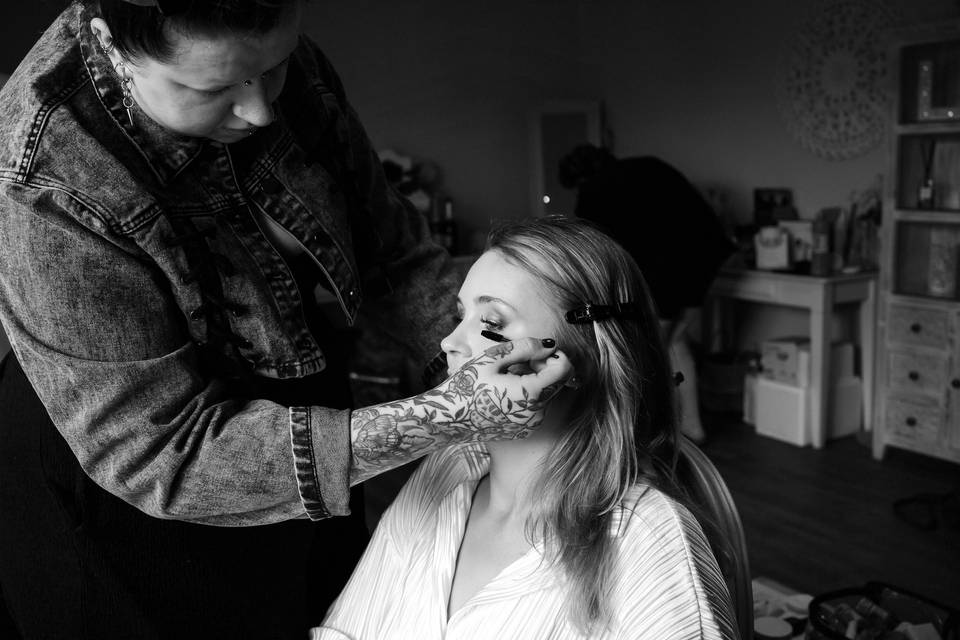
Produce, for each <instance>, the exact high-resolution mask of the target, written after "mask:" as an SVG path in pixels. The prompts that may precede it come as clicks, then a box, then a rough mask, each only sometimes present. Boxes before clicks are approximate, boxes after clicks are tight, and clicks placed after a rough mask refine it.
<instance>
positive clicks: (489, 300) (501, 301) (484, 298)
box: [457, 296, 517, 311]
mask: <svg viewBox="0 0 960 640" xmlns="http://www.w3.org/2000/svg"><path fill="white" fill-rule="evenodd" d="M457 303H458V304H460V305H462V304H463V302H461V300H460V298H457ZM477 303H478V304H490V303H498V304H502V305H503V306H505V307H510V308H511V309H513V310H514V311H516V310H517V308H516V307H515V306H513V305H512V304H510V303H509V302H507V301H506V300H504V299H503V298H497V297H496V296H480V297H479V298H477Z"/></svg>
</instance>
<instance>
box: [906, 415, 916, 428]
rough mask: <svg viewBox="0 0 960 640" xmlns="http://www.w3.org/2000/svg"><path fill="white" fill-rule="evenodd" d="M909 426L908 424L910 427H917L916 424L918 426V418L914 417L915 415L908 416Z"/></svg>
mask: <svg viewBox="0 0 960 640" xmlns="http://www.w3.org/2000/svg"><path fill="white" fill-rule="evenodd" d="M907 426H908V427H915V426H917V419H916V418H914V417H910V418H907Z"/></svg>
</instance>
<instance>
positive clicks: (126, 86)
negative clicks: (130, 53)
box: [111, 45, 136, 126]
mask: <svg viewBox="0 0 960 640" xmlns="http://www.w3.org/2000/svg"><path fill="white" fill-rule="evenodd" d="M111 46H112V45H111ZM113 66H114V69H116V70H117V75H118V76H119V77H120V88H121V89H122V90H123V108H124V109H126V110H127V119H128V120H129V121H130V125H131V126H132V125H133V105H134V104H136V103H135V102H134V101H133V92H131V91H130V85H131V84H133V78H131V77H129V76H127V68H126V67H125V66H124V65H123V60H121V61H119V62H117V64H115V65H113Z"/></svg>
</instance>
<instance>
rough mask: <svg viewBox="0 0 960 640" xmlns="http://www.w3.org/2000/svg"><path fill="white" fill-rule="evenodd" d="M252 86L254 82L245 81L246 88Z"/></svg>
mask: <svg viewBox="0 0 960 640" xmlns="http://www.w3.org/2000/svg"><path fill="white" fill-rule="evenodd" d="M252 84H253V80H244V81H243V86H245V87H249V86H250V85H252Z"/></svg>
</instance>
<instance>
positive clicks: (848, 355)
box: [760, 336, 854, 387]
mask: <svg viewBox="0 0 960 640" xmlns="http://www.w3.org/2000/svg"><path fill="white" fill-rule="evenodd" d="M853 356H854V346H853V343H852V342H835V343H833V348H832V349H831V361H830V378H831V383H835V382H836V381H837V380H841V379H843V378H849V377H851V376H853V375H854V368H853V365H854V357H853ZM760 366H761V367H762V370H761V374H762V376H763V377H764V378H769V379H771V380H777V381H779V382H785V383H787V384H792V385H797V386H801V387H806V386H809V385H810V339H809V338H807V337H805V336H792V337H785V338H777V339H775V340H766V341H765V342H763V343H762V344H761V345H760Z"/></svg>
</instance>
